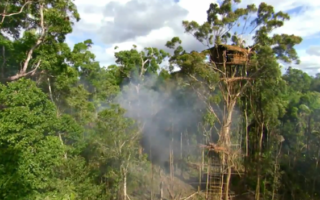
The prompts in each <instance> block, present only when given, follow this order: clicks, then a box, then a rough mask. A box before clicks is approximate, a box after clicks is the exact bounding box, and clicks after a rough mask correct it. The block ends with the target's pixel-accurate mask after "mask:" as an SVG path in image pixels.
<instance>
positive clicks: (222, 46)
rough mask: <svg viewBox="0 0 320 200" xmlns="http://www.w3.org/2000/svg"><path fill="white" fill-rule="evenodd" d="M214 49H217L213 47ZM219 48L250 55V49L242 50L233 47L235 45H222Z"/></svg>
mask: <svg viewBox="0 0 320 200" xmlns="http://www.w3.org/2000/svg"><path fill="white" fill-rule="evenodd" d="M213 48H215V47H213ZM218 48H221V49H226V50H231V51H237V52H241V53H248V49H245V48H241V47H238V46H233V45H226V44H220V45H218Z"/></svg>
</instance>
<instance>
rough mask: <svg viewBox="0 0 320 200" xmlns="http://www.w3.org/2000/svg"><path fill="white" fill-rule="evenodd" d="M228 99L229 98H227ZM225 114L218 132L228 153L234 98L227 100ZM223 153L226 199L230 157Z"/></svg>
mask: <svg viewBox="0 0 320 200" xmlns="http://www.w3.org/2000/svg"><path fill="white" fill-rule="evenodd" d="M229 99H230V98H229ZM227 103H228V104H227V114H226V117H225V119H224V120H223V124H222V125H223V127H222V131H221V133H220V137H221V141H222V143H223V145H224V147H225V149H226V150H227V151H229V153H230V152H231V137H230V129H231V122H232V114H233V110H234V106H235V103H236V101H234V100H229V102H227ZM224 154H225V155H224V156H223V157H224V160H223V161H222V164H223V165H225V167H226V168H227V178H226V185H225V195H224V199H225V200H228V199H229V189H230V180H231V172H232V169H231V164H232V160H231V159H232V158H231V157H230V155H229V154H227V153H224Z"/></svg>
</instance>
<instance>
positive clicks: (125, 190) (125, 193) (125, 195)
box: [122, 168, 128, 200]
mask: <svg viewBox="0 0 320 200" xmlns="http://www.w3.org/2000/svg"><path fill="white" fill-rule="evenodd" d="M122 171H123V174H122V175H123V200H126V199H127V196H128V194H127V169H124V168H123V170H122Z"/></svg>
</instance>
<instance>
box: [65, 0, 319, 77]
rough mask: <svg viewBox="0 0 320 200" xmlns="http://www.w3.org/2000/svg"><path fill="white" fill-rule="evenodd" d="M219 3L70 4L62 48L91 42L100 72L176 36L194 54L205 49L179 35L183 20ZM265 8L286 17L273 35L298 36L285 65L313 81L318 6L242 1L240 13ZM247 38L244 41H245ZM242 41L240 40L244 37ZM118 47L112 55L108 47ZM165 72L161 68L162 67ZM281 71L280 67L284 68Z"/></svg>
mask: <svg viewBox="0 0 320 200" xmlns="http://www.w3.org/2000/svg"><path fill="white" fill-rule="evenodd" d="M217 1H219V0H103V1H102V0H90V1H88V0H76V1H74V3H75V4H76V6H77V8H78V11H79V13H80V16H81V20H80V21H79V22H77V23H75V25H74V27H73V32H72V33H71V34H69V35H68V37H67V43H68V44H69V45H70V46H71V47H72V46H73V45H74V44H76V43H78V42H82V41H84V40H86V39H92V41H93V43H94V45H93V46H92V48H91V51H92V52H93V53H94V54H95V55H96V60H97V61H99V62H100V65H101V66H109V65H111V64H114V63H115V59H114V53H115V51H121V50H129V49H131V48H132V46H133V45H137V47H138V49H140V50H141V49H143V48H144V47H156V48H161V49H164V50H167V51H168V49H167V48H166V47H165V43H166V42H167V41H168V40H170V39H171V38H172V37H175V36H178V37H179V38H180V39H181V40H182V46H183V47H184V48H185V49H186V50H187V51H191V50H196V51H200V50H203V49H205V47H204V46H203V45H202V44H201V43H199V42H198V41H197V40H196V39H195V38H193V37H192V36H191V35H189V34H187V33H185V32H184V28H183V26H182V21H183V20H189V21H191V20H193V21H197V22H198V23H199V24H202V23H203V22H205V21H206V17H207V16H206V11H207V10H208V8H209V5H210V3H216V2H217ZM261 2H265V3H267V4H269V5H272V6H273V7H274V9H275V11H284V12H287V13H289V15H290V17H291V19H290V21H287V22H286V23H285V25H284V26H283V27H281V28H279V29H277V30H276V31H275V33H287V34H294V35H298V36H301V37H302V38H303V42H302V43H301V44H299V45H298V46H296V50H297V52H298V54H299V56H300V60H301V63H300V65H295V64H291V66H292V67H294V68H299V69H302V70H303V71H306V72H307V73H309V74H311V75H314V74H316V73H320V26H319V25H317V24H319V22H318V21H319V19H320V12H319V11H320V1H319V0H281V1H279V0H263V1H260V0H242V2H241V3H240V4H239V5H238V6H239V7H244V6H246V5H248V4H252V3H255V4H256V5H257V6H258V5H259V4H260V3H261ZM247 37H248V36H247ZM244 38H246V37H244ZM115 46H118V49H117V50H115V49H114V47H115ZM164 67H166V66H164ZM286 67H287V66H284V68H286Z"/></svg>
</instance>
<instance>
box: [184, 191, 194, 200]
mask: <svg viewBox="0 0 320 200" xmlns="http://www.w3.org/2000/svg"><path fill="white" fill-rule="evenodd" d="M196 194H198V192H195V193H193V194H192V195H190V196H188V197H186V198H180V199H181V200H187V199H190V198H191V197H193V196H194V195H196Z"/></svg>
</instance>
